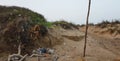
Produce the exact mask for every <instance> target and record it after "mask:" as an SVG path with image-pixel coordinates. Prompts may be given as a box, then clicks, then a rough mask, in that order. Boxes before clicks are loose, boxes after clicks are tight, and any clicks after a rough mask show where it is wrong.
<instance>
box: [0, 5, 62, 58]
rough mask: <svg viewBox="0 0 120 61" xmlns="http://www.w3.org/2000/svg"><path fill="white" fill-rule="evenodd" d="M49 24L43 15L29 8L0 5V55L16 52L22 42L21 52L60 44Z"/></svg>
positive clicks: (24, 52)
mask: <svg viewBox="0 0 120 61" xmlns="http://www.w3.org/2000/svg"><path fill="white" fill-rule="evenodd" d="M51 26H52V23H50V22H48V21H46V19H45V18H44V16H43V15H41V14H38V13H36V12H33V11H31V10H29V9H26V8H22V7H15V6H12V7H6V6H0V56H3V55H4V53H5V54H11V53H17V48H18V45H19V44H22V47H21V49H22V54H26V53H28V54H30V53H31V51H32V50H33V49H36V48H38V47H52V46H54V45H55V44H60V43H61V41H60V39H59V38H57V37H56V36H54V31H50V27H51ZM50 33H52V34H50ZM61 40H62V39H61ZM2 54H3V55H2Z"/></svg>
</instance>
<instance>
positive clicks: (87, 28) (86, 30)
mask: <svg viewBox="0 0 120 61" xmlns="http://www.w3.org/2000/svg"><path fill="white" fill-rule="evenodd" d="M90 7H91V0H89V5H88V13H87V18H86V30H85V43H84V52H83V57H85V54H86V44H87V33H88V31H87V30H88V20H89V14H90Z"/></svg>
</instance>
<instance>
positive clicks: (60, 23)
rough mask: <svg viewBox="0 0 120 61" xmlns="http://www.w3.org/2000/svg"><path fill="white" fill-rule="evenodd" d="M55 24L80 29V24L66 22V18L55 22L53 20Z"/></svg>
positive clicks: (65, 27)
mask: <svg viewBox="0 0 120 61" xmlns="http://www.w3.org/2000/svg"><path fill="white" fill-rule="evenodd" d="M53 25H56V26H61V27H62V28H64V29H73V28H76V29H78V25H75V24H73V23H70V22H66V21H65V20H61V21H55V22H53Z"/></svg>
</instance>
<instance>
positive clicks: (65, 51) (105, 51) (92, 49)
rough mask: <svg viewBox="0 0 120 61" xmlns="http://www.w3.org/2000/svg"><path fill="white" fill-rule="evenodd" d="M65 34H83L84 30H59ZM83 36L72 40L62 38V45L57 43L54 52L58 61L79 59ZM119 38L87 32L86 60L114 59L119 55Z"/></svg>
mask: <svg viewBox="0 0 120 61" xmlns="http://www.w3.org/2000/svg"><path fill="white" fill-rule="evenodd" d="M61 34H63V35H67V36H83V35H84V32H81V31H78V30H70V31H67V30H64V31H63V32H61ZM83 45H84V38H83V39H81V40H79V41H73V40H70V39H68V38H64V43H63V44H62V45H57V46H55V47H54V48H56V53H57V54H58V56H59V59H58V61H80V58H81V57H82V53H83ZM119 51H120V40H111V39H109V38H103V37H99V35H94V34H88V43H87V53H86V57H85V60H86V61H114V60H115V59H116V58H117V57H119V56H120V52H119Z"/></svg>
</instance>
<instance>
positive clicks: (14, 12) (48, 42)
mask: <svg viewBox="0 0 120 61" xmlns="http://www.w3.org/2000/svg"><path fill="white" fill-rule="evenodd" d="M84 34H85V26H80V25H76V24H73V23H69V22H66V21H64V20H62V21H55V22H48V21H47V20H46V19H45V18H44V16H43V15H41V14H38V13H36V12H33V11H31V10H29V9H26V8H21V7H15V6H13V7H6V6H0V61H6V60H7V57H8V55H9V54H13V53H17V49H18V45H19V44H21V45H22V46H21V49H22V55H24V54H29V55H31V52H32V50H33V49H37V48H39V47H50V48H53V49H55V53H56V54H55V55H58V57H59V59H58V61H82V59H85V60H86V61H120V52H119V51H120V22H119V20H118V21H115V22H107V21H105V22H102V23H99V24H89V29H88V38H87V41H88V42H87V50H86V57H85V58H83V57H82V55H83V47H84V38H85V37H84ZM33 61H35V60H33Z"/></svg>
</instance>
